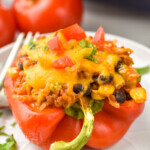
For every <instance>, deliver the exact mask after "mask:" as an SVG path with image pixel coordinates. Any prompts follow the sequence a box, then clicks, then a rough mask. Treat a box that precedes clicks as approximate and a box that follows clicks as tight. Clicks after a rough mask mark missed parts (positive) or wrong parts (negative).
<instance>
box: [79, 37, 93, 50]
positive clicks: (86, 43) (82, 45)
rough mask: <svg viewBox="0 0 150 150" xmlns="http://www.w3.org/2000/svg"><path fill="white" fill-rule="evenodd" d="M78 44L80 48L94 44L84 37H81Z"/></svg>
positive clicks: (90, 46)
mask: <svg viewBox="0 0 150 150" xmlns="http://www.w3.org/2000/svg"><path fill="white" fill-rule="evenodd" d="M78 45H79V46H81V47H82V48H92V47H94V45H92V44H90V43H88V42H87V41H85V40H84V39H82V40H81V41H80V42H79V43H78Z"/></svg>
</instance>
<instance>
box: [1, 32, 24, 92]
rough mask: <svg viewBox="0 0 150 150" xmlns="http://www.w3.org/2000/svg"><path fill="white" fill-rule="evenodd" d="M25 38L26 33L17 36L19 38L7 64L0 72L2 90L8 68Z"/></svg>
mask: <svg viewBox="0 0 150 150" xmlns="http://www.w3.org/2000/svg"><path fill="white" fill-rule="evenodd" d="M23 38H24V33H20V34H19V35H18V37H17V40H16V42H15V44H14V47H13V48H12V50H11V52H10V53H9V56H8V58H7V60H6V62H5V65H4V67H3V69H2V71H1V74H0V90H1V89H2V88H3V82H4V79H5V76H6V73H7V70H8V68H9V67H10V66H11V64H12V62H13V61H14V59H15V57H16V54H17V52H18V50H19V48H20V46H21V44H22V42H23Z"/></svg>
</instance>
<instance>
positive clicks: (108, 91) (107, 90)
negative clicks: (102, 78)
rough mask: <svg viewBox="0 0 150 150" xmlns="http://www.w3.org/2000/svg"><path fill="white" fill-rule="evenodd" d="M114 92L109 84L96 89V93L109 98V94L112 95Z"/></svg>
mask: <svg viewBox="0 0 150 150" xmlns="http://www.w3.org/2000/svg"><path fill="white" fill-rule="evenodd" d="M114 91H115V88H114V86H113V85H111V84H104V85H101V86H100V87H99V89H98V92H99V93H100V94H101V95H102V96H109V95H111V94H113V93H114Z"/></svg>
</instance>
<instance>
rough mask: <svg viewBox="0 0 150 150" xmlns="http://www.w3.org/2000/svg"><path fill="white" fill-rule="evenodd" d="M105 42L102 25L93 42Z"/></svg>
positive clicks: (99, 44) (96, 43)
mask: <svg viewBox="0 0 150 150" xmlns="http://www.w3.org/2000/svg"><path fill="white" fill-rule="evenodd" d="M104 43H105V32H104V29H103V27H102V26H100V27H99V29H98V30H97V31H96V33H95V36H94V38H93V40H92V44H95V45H98V46H101V45H104Z"/></svg>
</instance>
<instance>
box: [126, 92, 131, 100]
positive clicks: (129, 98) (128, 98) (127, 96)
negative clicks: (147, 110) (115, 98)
mask: <svg viewBox="0 0 150 150" xmlns="http://www.w3.org/2000/svg"><path fill="white" fill-rule="evenodd" d="M126 100H127V101H130V100H132V97H131V96H130V94H129V93H126Z"/></svg>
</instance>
